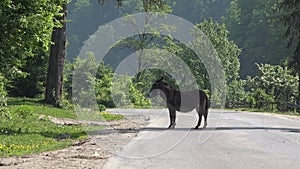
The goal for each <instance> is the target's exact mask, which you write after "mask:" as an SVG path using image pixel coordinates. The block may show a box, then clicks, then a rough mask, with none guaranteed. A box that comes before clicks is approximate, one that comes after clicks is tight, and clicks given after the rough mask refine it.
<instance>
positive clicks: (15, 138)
mask: <svg viewBox="0 0 300 169" xmlns="http://www.w3.org/2000/svg"><path fill="white" fill-rule="evenodd" d="M8 104H9V106H8V108H7V110H6V111H2V112H0V157H3V156H11V155H23V154H31V153H37V152H44V151H50V150H57V149H62V148H65V147H68V146H70V145H72V143H74V142H75V141H79V140H81V139H85V138H87V134H86V132H93V131H98V130H101V129H103V127H101V126H93V127H90V126H89V127H88V126H83V125H57V124H55V123H53V122H51V121H50V120H49V119H47V118H46V119H39V117H40V115H42V114H43V115H49V116H54V117H59V118H72V119H76V118H77V116H76V113H75V111H74V110H63V109H58V108H55V107H52V106H49V105H44V104H41V102H40V101H39V100H37V99H28V98H9V101H8ZM97 114H99V115H100V116H101V118H104V119H105V120H107V121H111V120H120V119H123V118H124V117H123V116H122V115H113V114H110V113H106V112H103V113H97ZM62 134H67V136H68V137H67V138H66V139H61V140H58V139H57V138H58V137H59V136H60V135H62Z"/></svg>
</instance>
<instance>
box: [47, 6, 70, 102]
mask: <svg viewBox="0 0 300 169" xmlns="http://www.w3.org/2000/svg"><path fill="white" fill-rule="evenodd" d="M66 12H67V5H66V4H64V5H63V11H62V13H63V14H64V15H62V16H59V17H57V18H56V19H57V20H59V21H61V23H62V27H60V28H53V32H52V43H53V44H52V45H51V49H50V58H49V66H48V74H47V84H46V95H45V102H46V103H49V104H52V105H56V104H57V102H58V101H59V100H60V99H61V96H62V87H63V68H64V61H65V55H66Z"/></svg>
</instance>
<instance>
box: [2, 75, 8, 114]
mask: <svg viewBox="0 0 300 169" xmlns="http://www.w3.org/2000/svg"><path fill="white" fill-rule="evenodd" d="M5 81H6V80H5V78H4V76H2V74H1V73H0V111H1V110H2V109H3V107H5V106H6V105H7V98H6V96H7V92H6V90H5Z"/></svg>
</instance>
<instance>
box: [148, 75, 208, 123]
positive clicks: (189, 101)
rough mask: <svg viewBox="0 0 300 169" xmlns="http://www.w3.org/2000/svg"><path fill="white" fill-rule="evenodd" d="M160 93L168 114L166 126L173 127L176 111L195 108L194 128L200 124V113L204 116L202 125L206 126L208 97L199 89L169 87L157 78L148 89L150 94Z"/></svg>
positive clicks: (187, 110)
mask: <svg viewBox="0 0 300 169" xmlns="http://www.w3.org/2000/svg"><path fill="white" fill-rule="evenodd" d="M156 95H160V96H161V97H162V98H163V99H164V100H165V101H166V102H167V107H168V109H169V114H170V125H169V127H168V128H175V125H176V111H180V112H189V111H192V110H193V109H195V108H196V110H197V112H198V115H199V120H198V124H197V125H196V127H195V129H198V128H199V126H200V124H201V119H202V115H203V116H204V126H203V128H206V126H207V114H208V98H207V95H206V94H205V93H204V92H203V91H201V90H192V91H179V90H175V89H173V88H172V87H170V86H169V85H168V84H167V83H165V82H164V81H163V78H161V79H160V80H157V81H156V82H155V83H154V84H153V85H152V88H151V90H150V96H151V97H153V96H156Z"/></svg>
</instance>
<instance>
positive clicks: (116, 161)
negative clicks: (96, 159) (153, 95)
mask: <svg viewBox="0 0 300 169" xmlns="http://www.w3.org/2000/svg"><path fill="white" fill-rule="evenodd" d="M111 111H114V112H115V113H122V114H144V115H149V116H150V119H151V123H150V124H149V125H148V126H147V127H145V128H144V129H143V130H142V131H141V132H140V133H139V134H138V136H137V137H136V138H134V139H133V140H132V141H131V142H130V143H129V144H128V145H126V146H125V147H124V148H123V149H122V150H121V151H120V152H116V154H115V155H114V156H113V157H112V158H110V159H109V160H108V161H107V162H106V164H105V165H104V167H103V168H104V169H142V168H146V169H152V168H153V169H193V168H195V169H202V168H203V169H221V168H222V169H223V168H226V169H227V168H230V169H299V168H300V120H299V118H297V119H290V118H286V117H282V116H278V115H273V114H265V113H249V112H234V111H222V110H209V117H208V126H207V129H203V130H192V128H193V127H194V126H195V125H196V122H197V114H196V112H195V111H194V112H190V113H177V126H176V129H173V130H166V127H167V126H168V124H169V117H168V112H167V110H111ZM202 126H203V123H202V125H201V127H202Z"/></svg>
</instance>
